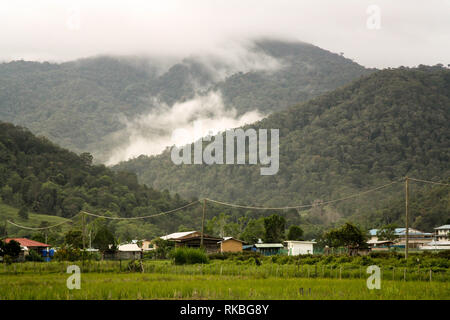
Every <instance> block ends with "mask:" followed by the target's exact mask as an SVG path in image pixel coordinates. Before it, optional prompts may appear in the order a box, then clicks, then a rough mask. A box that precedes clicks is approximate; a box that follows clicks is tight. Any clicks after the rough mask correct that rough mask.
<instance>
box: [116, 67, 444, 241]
mask: <svg viewBox="0 0 450 320" xmlns="http://www.w3.org/2000/svg"><path fill="white" fill-rule="evenodd" d="M449 105H450V70H448V69H445V68H442V67H439V66H435V67H426V66H420V67H419V68H412V69H410V68H403V67H402V68H398V69H387V70H382V71H378V72H375V73H372V74H371V75H369V76H367V77H365V78H362V79H360V80H357V81H355V82H353V83H351V84H350V85H347V86H345V87H342V88H339V89H337V90H335V91H333V92H330V93H326V94H324V95H322V96H320V97H318V98H315V99H312V100H310V101H308V102H306V103H303V104H299V105H296V106H294V107H291V108H289V109H287V110H285V111H282V112H278V113H274V114H272V115H270V116H268V117H267V118H266V119H264V120H262V121H260V122H257V123H255V124H253V125H250V126H247V127H245V128H244V129H246V128H255V129H258V128H279V129H280V170H279V172H278V173H277V174H276V175H273V176H261V175H260V172H259V165H253V166H252V165H246V166H243V165H178V166H177V165H174V164H173V163H172V162H171V160H170V152H169V151H166V152H164V153H163V154H161V155H159V156H153V157H145V156H141V157H138V158H136V159H134V160H130V161H127V162H124V163H121V164H119V165H117V166H116V167H115V169H116V170H129V171H132V172H135V173H136V174H137V175H138V177H139V180H140V181H141V182H142V183H147V184H149V185H152V186H153V187H155V188H160V189H163V188H168V189H170V190H173V191H174V192H178V193H179V194H180V195H182V196H185V197H192V196H196V197H208V198H211V199H217V200H225V201H231V202H234V203H239V204H246V205H257V206H270V207H276V206H289V205H302V204H311V203H316V204H317V206H315V207H313V208H312V209H310V210H304V211H297V210H288V211H286V212H279V214H283V215H284V216H285V217H286V220H287V223H288V225H289V224H297V225H300V227H301V228H302V229H303V230H304V231H305V238H313V237H316V236H317V235H318V234H320V233H321V231H322V230H320V229H323V228H324V227H329V226H333V225H334V224H336V223H343V222H346V221H352V222H353V223H356V224H358V225H360V226H361V227H363V228H366V229H369V228H373V227H381V226H383V225H386V224H390V223H396V224H399V225H404V218H403V217H404V214H403V212H404V209H403V207H404V198H403V197H404V186H403V185H402V184H401V183H399V184H394V185H392V186H390V187H387V188H385V189H382V190H380V191H378V192H374V193H370V194H368V195H364V196H361V197H358V198H353V199H351V200H349V201H343V202H338V203H335V204H333V205H327V206H320V203H321V202H322V201H326V200H331V199H337V198H340V197H344V196H347V195H349V194H353V193H357V192H361V191H363V190H367V189H370V188H371V187H374V186H380V185H383V184H386V183H388V182H390V181H392V180H394V179H399V178H401V177H404V176H406V175H409V176H411V177H418V178H422V179H428V180H434V181H444V182H445V181H450V180H448V179H449V177H450V167H449V159H450V151H449V148H448V146H449V144H450V130H449V123H450V113H449V112H448V106H449ZM411 185H412V186H411V202H412V204H411V218H410V219H411V220H410V222H411V225H412V226H414V227H415V228H419V229H423V230H424V231H429V232H430V231H432V228H433V227H435V226H438V225H441V224H443V223H445V221H446V220H447V219H448V215H449V212H450V200H449V199H450V198H449V197H450V193H449V189H448V187H445V186H444V187H439V186H436V187H433V188H428V187H424V186H423V185H422V184H419V183H412V184H411ZM428 196H430V197H429V198H427V197H428ZM208 206H209V205H208ZM219 210H220V209H219ZM246 214H247V211H244V210H241V211H240V215H237V216H236V217H233V219H232V220H231V222H237V221H238V219H239V218H240V217H242V216H245V215H246ZM259 214H261V212H259ZM262 214H264V215H265V214H267V215H270V214H271V213H266V212H263V213H262ZM254 218H257V217H256V216H255V217H254Z"/></svg>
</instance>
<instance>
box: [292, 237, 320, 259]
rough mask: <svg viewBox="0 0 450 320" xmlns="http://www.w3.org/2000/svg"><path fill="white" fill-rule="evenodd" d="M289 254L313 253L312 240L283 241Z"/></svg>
mask: <svg viewBox="0 0 450 320" xmlns="http://www.w3.org/2000/svg"><path fill="white" fill-rule="evenodd" d="M285 243H286V248H287V251H288V255H289V256H298V255H301V254H313V251H314V244H316V242H314V241H294V240H288V241H285Z"/></svg>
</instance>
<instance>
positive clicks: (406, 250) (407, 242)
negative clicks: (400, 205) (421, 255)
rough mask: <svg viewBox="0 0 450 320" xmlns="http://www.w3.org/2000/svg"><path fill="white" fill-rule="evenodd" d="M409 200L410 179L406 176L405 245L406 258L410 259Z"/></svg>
mask: <svg viewBox="0 0 450 320" xmlns="http://www.w3.org/2000/svg"><path fill="white" fill-rule="evenodd" d="M408 200H409V181H408V177H405V213H406V246H405V259H408V246H409V219H408V209H409V208H408Z"/></svg>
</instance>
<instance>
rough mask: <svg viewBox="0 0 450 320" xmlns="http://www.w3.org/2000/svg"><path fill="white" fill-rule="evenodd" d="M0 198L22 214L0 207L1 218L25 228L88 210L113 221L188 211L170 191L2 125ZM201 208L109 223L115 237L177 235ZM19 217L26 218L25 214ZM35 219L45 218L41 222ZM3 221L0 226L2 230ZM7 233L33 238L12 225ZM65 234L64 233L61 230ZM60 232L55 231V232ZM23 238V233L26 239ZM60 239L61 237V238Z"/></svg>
mask: <svg viewBox="0 0 450 320" xmlns="http://www.w3.org/2000/svg"><path fill="white" fill-rule="evenodd" d="M0 197H1V202H3V203H4V204H6V205H9V206H12V207H15V208H17V209H20V210H19V212H17V213H16V216H15V217H12V215H13V213H12V212H13V210H11V209H8V208H9V207H8V206H5V205H2V206H0V211H1V213H0V217H2V218H8V219H10V220H13V221H15V222H16V223H19V224H21V225H28V226H31V227H38V226H39V225H36V224H35V223H36V222H38V221H40V223H41V225H44V226H45V225H52V224H54V223H55V221H58V219H54V221H53V220H52V221H49V219H47V218H46V217H48V216H49V215H50V216H55V217H56V216H57V217H62V218H72V217H74V216H75V215H76V214H78V213H79V212H80V210H86V211H88V212H91V213H97V214H101V215H106V216H111V217H135V216H144V215H151V214H156V213H160V212H162V211H167V210H171V209H174V208H178V207H180V206H183V205H186V204H187V203H188V201H185V200H183V199H181V198H180V197H179V196H178V195H175V196H172V195H170V194H169V192H168V191H163V192H160V191H157V190H154V189H153V188H149V187H147V186H145V185H140V184H138V182H137V178H136V175H135V174H132V173H125V172H114V171H112V170H110V169H108V168H106V167H105V166H104V165H92V156H91V155H90V154H88V153H83V154H81V155H77V154H75V153H73V152H70V151H68V150H65V149H62V148H60V147H58V146H56V145H54V144H53V143H51V142H49V141H48V140H47V139H45V138H38V137H35V136H34V135H33V134H32V133H30V132H29V131H28V130H26V129H24V128H21V127H17V126H14V125H12V124H8V123H3V122H0ZM196 210H199V208H188V209H186V210H183V211H180V212H179V213H178V212H177V213H174V214H172V215H171V216H170V217H168V218H167V217H164V216H161V217H156V218H150V219H146V220H138V221H134V222H130V221H120V222H117V221H113V222H110V221H109V220H108V221H107V222H108V223H109V225H110V228H112V230H113V231H114V232H115V233H116V236H118V237H122V239H124V238H128V237H135V236H140V237H149V238H152V237H155V236H160V235H161V234H164V233H165V232H172V231H176V230H177V228H178V226H179V225H182V224H185V225H187V226H191V227H194V226H198V225H200V221H199V219H195V220H194V219H192V215H196V216H199V215H198V212H197V211H196ZM21 211H25V212H28V214H27V213H25V214H22V213H21ZM36 214H42V215H44V214H45V215H46V216H43V219H37V215H36ZM4 223H5V221H4V219H2V221H1V226H2V228H4V226H5V225H4ZM7 227H8V232H9V233H11V232H13V234H17V233H20V234H21V235H29V236H31V235H32V232H31V231H29V230H27V231H23V230H19V229H17V228H15V227H13V226H11V225H8V226H7ZM59 230H61V228H60V229H59ZM53 231H54V232H56V233H58V230H54V229H52V232H53ZM24 232H25V233H24ZM59 236H61V235H59Z"/></svg>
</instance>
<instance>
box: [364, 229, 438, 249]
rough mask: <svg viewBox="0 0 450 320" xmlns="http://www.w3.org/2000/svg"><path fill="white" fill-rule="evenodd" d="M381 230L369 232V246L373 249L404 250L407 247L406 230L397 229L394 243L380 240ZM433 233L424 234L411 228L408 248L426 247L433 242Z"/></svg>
mask: <svg viewBox="0 0 450 320" xmlns="http://www.w3.org/2000/svg"><path fill="white" fill-rule="evenodd" d="M378 230H379V229H371V230H369V234H370V239H369V241H367V244H368V245H369V246H370V247H372V248H375V247H389V246H390V245H394V246H395V247H400V248H404V247H405V246H406V228H395V230H394V234H395V236H396V239H395V240H394V241H388V240H379V239H378V236H377V232H378ZM433 236H434V235H433V233H428V232H423V231H420V230H417V229H413V228H409V230H408V238H409V239H408V247H409V248H419V247H420V246H423V245H426V244H428V243H429V242H431V241H432V240H433Z"/></svg>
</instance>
